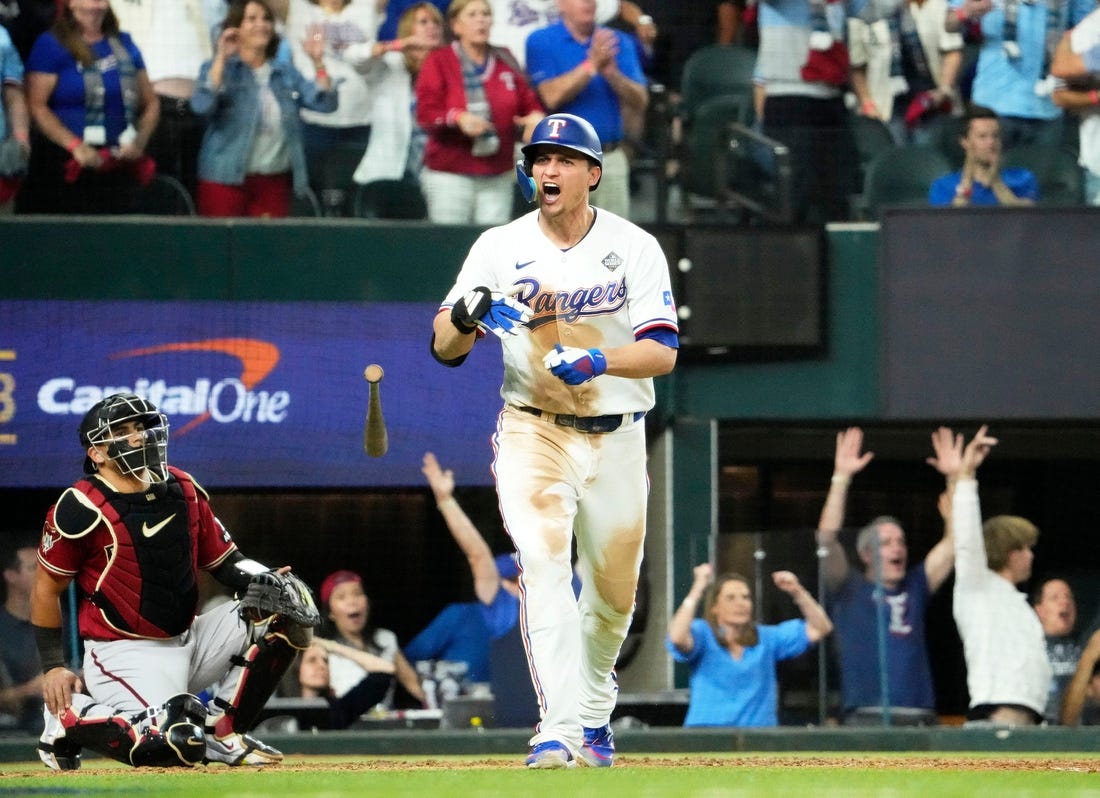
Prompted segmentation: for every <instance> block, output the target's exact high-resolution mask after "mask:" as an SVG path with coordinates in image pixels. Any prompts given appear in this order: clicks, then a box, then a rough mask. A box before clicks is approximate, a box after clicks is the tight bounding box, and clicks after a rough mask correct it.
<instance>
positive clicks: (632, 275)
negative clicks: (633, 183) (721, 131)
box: [443, 209, 678, 416]
mask: <svg viewBox="0 0 1100 798" xmlns="http://www.w3.org/2000/svg"><path fill="white" fill-rule="evenodd" d="M538 214H539V212H538V211H537V210H535V211H532V212H531V213H529V214H527V215H525V216H522V217H520V218H519V219H516V220H515V221H513V222H511V223H509V224H506V225H502V226H500V227H494V228H491V229H489V230H486V231H485V232H484V233H482V235H481V236H480V237H479V238H478V239H477V241H475V242H474V245H473V247H471V248H470V254H469V255H468V256H467V258H466V262H465V263H464V264H463V265H462V270H461V271H460V272H459V275H458V278H457V281H456V282H455V285H454V287H453V288H452V289H451V291H450V293H448V294H447V298H446V299H445V300H444V302H443V307H445V308H450V307H451V306H453V305H454V303H455V302H456V301H457V300H458V299H459V298H460V297H461V296H462V295H463V294H465V293H466V292H467V291H469V290H471V289H473V288H477V287H478V286H486V287H488V288H490V289H492V290H494V291H501V292H505V293H508V292H512V291H516V292H518V293H517V294H516V298H517V299H519V301H521V302H522V303H523V304H525V305H527V306H528V307H530V308H531V309H532V310H533V311H534V317H533V318H532V319H531V321H530V323H529V325H528V329H527V330H523V331H521V332H520V334H519V335H514V336H508V337H506V338H505V339H504V341H503V346H504V383H503V385H502V386H501V389H500V393H501V396H502V397H503V398H504V401H505V402H507V403H508V404H513V405H520V406H528V407H537V408H540V409H542V410H546V411H549V412H551V413H568V414H572V415H578V416H602V415H608V414H617V413H634V412H637V411H640V410H649V409H650V408H652V407H653V404H654V394H653V380H652V379H626V378H623V377H612V376H608V375H604V376H602V377H600V378H599V379H597V380H591V381H589V382H587V383H584V384H583V385H577V386H569V385H566V384H565V383H564V382H562V381H561V380H560V379H558V378H557V377H555V376H554V375H553V374H551V373H550V372H549V371H548V370H547V369H546V367H545V366H543V364H542V359H543V357H545V355H546V353H547V352H549V351H551V350H552V349H553V348H554V345H555V344H559V343H560V344H561V345H562V346H563V347H568V346H575V347H580V348H582V349H610V348H614V347H619V346H625V345H626V344H629V343H632V342H633V341H635V340H636V339H637V338H638V337H639V336H641V335H642V334H644V333H646V332H647V331H650V330H653V329H655V328H666V329H669V330H672V331H674V332H678V327H677V323H676V307H675V303H674V302H673V299H672V288H671V284H670V280H669V273H668V262H667V261H666V260H665V256H664V253H663V252H662V251H661V247H660V245H659V244H658V243H657V239H655V238H654V237H653V236H651V235H650V234H649V233H647V232H645V231H644V230H642V229H641V228H640V227H637V226H636V225H634V224H631V223H630V222H628V221H627V220H625V219H623V218H621V217H619V216H616V215H615V214H613V213H609V212H608V211H605V210H599V209H597V211H596V220H595V223H594V224H593V225H592V227H591V229H590V230H589V231H588V234H587V235H586V236H585V237H584V238H583V239H582V240H581V241H580V242H579V243H578V244H577V245H576V246H574V247H571V248H570V249H568V250H564V251H563V250H560V249H558V248H557V247H556V246H554V244H553V243H552V242H551V241H550V240H549V239H547V238H546V236H545V235H544V234H543V233H542V231H541V230H540V229H539V226H538Z"/></svg>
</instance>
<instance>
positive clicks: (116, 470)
mask: <svg viewBox="0 0 1100 798" xmlns="http://www.w3.org/2000/svg"><path fill="white" fill-rule="evenodd" d="M80 442H81V445H82V446H83V447H84V450H85V458H84V473H85V474H86V475H87V476H85V477H84V478H83V479H81V480H79V481H78V482H77V483H76V484H75V485H73V486H72V487H71V488H69V489H68V490H66V491H65V492H64V493H62V494H61V497H60V498H59V499H58V501H57V503H56V504H55V505H54V506H53V507H51V508H50V510H49V512H48V513H47V516H46V523H45V527H44V529H43V532H42V539H41V543H40V544H39V548H38V570H37V572H36V574H35V581H34V587H33V591H32V595H31V624H32V625H33V628H34V633H35V639H36V642H37V644H38V651H39V654H40V656H41V658H42V671H43V674H44V675H43V688H42V693H43V698H44V699H45V716H46V726H45V729H44V730H43V732H42V736H41V738H40V741H39V745H38V753H39V756H40V757H41V759H42V761H43V762H44V763H45V764H46V766H47V767H49V768H51V769H53V770H75V769H77V768H79V767H80V753H81V749H82V747H85V746H86V747H88V748H91V749H92V750H94V751H98V752H99V753H101V754H103V755H104V756H108V757H111V758H112V759H116V760H118V761H120V762H124V763H126V764H130V765H135V766H140V765H154V766H159V767H166V766H191V765H194V764H196V763H198V762H201V761H213V762H224V763H226V764H228V765H263V764H270V763H277V762H279V761H280V760H281V759H282V754H280V753H279V752H278V751H276V750H275V749H274V748H271V747H270V746H267V745H264V744H263V743H262V742H260V741H259V740H256V739H254V738H252V737H250V736H249V735H247V734H246V733H245V732H247V730H248V729H249V728H251V727H252V725H253V724H254V723H255V721H256V719H257V717H258V716H259V713H260V710H261V709H262V708H263V705H264V703H265V702H266V701H267V699H268V697H269V696H270V695H271V693H272V691H273V690H274V689H275V687H276V685H277V684H278V681H279V678H280V677H281V676H282V674H283V672H284V671H285V670H286V668H287V667H288V666H289V665H290V663H291V661H292V660H293V659H294V656H295V654H296V653H297V651H298V650H300V649H304V648H306V647H308V645H309V642H310V640H311V638H312V629H313V627H314V626H316V625H317V624H318V623H320V620H321V618H320V614H319V613H318V612H317V608H316V606H315V605H314V603H313V599H312V597H311V596H310V593H309V590H308V588H306V587H305V585H304V584H303V583H302V582H301V581H300V580H298V579H297V577H293V576H291V575H290V574H289V573H287V571H289V568H283V569H280V570H279V571H277V572H272V571H270V570H269V569H268V568H266V567H264V566H262V565H260V564H259V563H257V562H255V561H253V560H248V559H245V558H244V556H243V555H242V554H241V553H240V552H239V551H238V550H237V547H236V545H235V544H234V543H233V540H232V539H231V538H230V536H229V533H228V532H227V531H226V530H225V528H224V527H223V526H222V525H221V523H220V522H219V521H218V520H217V518H215V517H214V514H213V512H212V511H211V509H210V505H209V503H208V500H207V495H206V493H205V492H204V491H203V489H202V488H201V487H200V486H199V485H198V483H196V482H195V480H194V479H193V478H192V477H191V476H190V475H189V474H187V473H185V472H183V471H180V470H179V469H176V468H173V467H171V466H169V465H168V462H167V447H168V421H167V419H166V418H165V417H164V415H163V414H161V413H160V412H158V410H157V408H156V407H155V406H153V404H152V403H150V402H148V401H146V400H145V399H142V398H140V397H138V396H136V395H134V394H114V395H111V396H108V397H107V398H106V399H103V400H102V401H100V402H99V403H97V404H96V405H95V406H93V407H92V408H91V409H90V410H89V411H88V412H87V414H86V415H85V416H84V419H83V421H82V422H81V424H80ZM200 568H202V569H203V570H206V571H209V572H210V573H211V575H212V576H213V577H214V578H215V579H217V580H218V581H219V582H221V583H222V584H224V585H226V586H228V587H230V588H232V589H233V590H234V591H236V592H237V593H239V594H241V595H242V598H241V600H240V601H239V602H237V601H232V602H226V603H224V604H222V605H220V606H218V607H217V608H215V609H213V610H211V611H210V612H208V613H204V614H203V615H199V616H197V617H196V615H195V610H196V605H197V602H198V569H200ZM72 582H75V583H76V587H77V594H78V597H79V599H78V600H79V609H78V616H77V624H78V627H79V630H80V634H81V636H82V637H83V639H84V667H83V671H82V675H81V676H77V675H76V674H75V673H73V672H72V671H71V670H69V669H68V666H67V665H66V659H65V656H64V653H63V648H62V644H61V634H60V632H61V630H60V627H61V605H60V601H59V599H60V596H61V594H62V593H63V592H64V591H65V590H66V588H68V586H69V584H70V583H72ZM212 685H213V686H214V688H213V691H214V693H215V698H214V699H213V700H212V701H211V702H210V705H209V706H208V705H205V704H203V703H202V702H201V701H200V700H199V699H198V698H197V697H196V696H195V695H194V694H195V693H197V692H199V691H201V690H203V689H205V688H209V687H211V686H212Z"/></svg>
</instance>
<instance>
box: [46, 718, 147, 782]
mask: <svg viewBox="0 0 1100 798" xmlns="http://www.w3.org/2000/svg"><path fill="white" fill-rule="evenodd" d="M58 720H59V721H60V724H61V727H62V728H63V729H64V734H62V735H58V734H57V733H56V730H55V732H54V733H53V734H49V732H50V727H49V724H48V723H47V727H46V732H45V733H43V738H42V740H41V741H40V742H39V744H38V748H39V749H40V750H41V751H45V752H47V754H51V755H52V754H54V753H56V754H57V755H58V756H64V757H69V756H70V755H71V752H72V751H75V752H77V754H76V756H79V751H80V749H81V748H90V749H92V750H93V751H95V752H97V753H99V754H102V755H103V756H106V757H110V758H111V759H114V760H116V761H117V762H122V763H124V764H127V765H129V764H130V751H131V750H133V747H134V742H136V740H137V734H136V732H135V730H134V726H133V724H132V723H130V721H129V720H127V719H126V718H125V717H123V716H122V715H118V714H116V713H115V710H114V708H113V707H109V706H106V705H104V704H96V703H93V702H89V703H86V704H85V705H84V706H82V707H80V708H79V710H78V709H77V707H75V706H73V707H69V708H68V709H66V710H65V711H64V712H62V713H61V714H60V715H59V716H58ZM47 736H48V737H50V738H51V739H50V740H48V741H47V739H46V738H47ZM58 737H59V738H60V739H55V738H58ZM62 745H63V746H64V752H62V750H61V748H62ZM55 749H56V750H55ZM43 761H46V758H43ZM49 764H50V763H49V762H47V765H49ZM50 767H53V766H52V765H50ZM74 767H79V764H75V765H74ZM61 769H63V770H68V769H73V768H70V767H66V766H65V765H62V766H61Z"/></svg>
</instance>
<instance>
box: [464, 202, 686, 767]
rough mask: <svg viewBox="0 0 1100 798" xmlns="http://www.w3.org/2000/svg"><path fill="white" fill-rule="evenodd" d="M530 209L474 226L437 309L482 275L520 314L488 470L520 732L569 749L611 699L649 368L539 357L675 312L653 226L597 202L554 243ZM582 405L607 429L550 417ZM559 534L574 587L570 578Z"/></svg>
mask: <svg viewBox="0 0 1100 798" xmlns="http://www.w3.org/2000/svg"><path fill="white" fill-rule="evenodd" d="M538 213H539V212H538V211H537V210H536V211H532V212H531V213H529V214H527V215H525V216H523V217H521V218H519V219H517V220H515V221H513V222H511V223H510V224H506V225H503V226H500V227H494V228H492V229H490V230H487V231H485V232H484V233H483V234H482V235H481V236H480V237H479V238H478V240H477V241H476V242H475V243H474V245H473V247H472V248H471V249H470V254H469V255H468V257H467V258H466V262H465V263H464V264H463V267H462V270H461V272H460V273H459V275H458V279H457V282H456V283H455V286H454V287H453V288H452V289H451V291H450V293H449V294H448V295H447V298H446V300H445V301H444V305H443V306H444V307H445V308H449V307H451V306H452V305H453V304H454V303H455V302H456V301H457V300H458V299H459V298H460V297H462V296H463V295H464V294H465V293H466V292H467V291H469V290H471V289H473V288H476V287H477V286H486V287H488V288H490V289H492V290H495V291H502V292H510V291H517V292H518V293H517V294H516V297H517V299H519V300H520V301H521V302H523V303H524V304H525V305H527V306H528V307H530V308H531V309H532V310H533V311H534V316H533V318H532V320H531V321H530V323H529V324H528V327H529V329H527V330H523V331H521V333H520V334H519V335H516V336H510V337H506V338H505V339H504V341H503V353H504V384H503V385H502V387H501V396H502V397H503V398H504V402H505V405H504V409H503V410H502V412H501V414H500V417H499V419H498V424H497V431H496V434H495V435H494V437H493V446H494V450H495V453H496V456H495V460H494V464H493V470H494V474H495V476H496V480H497V493H498V496H499V499H500V507H501V514H502V516H503V519H504V525H505V528H506V529H507V531H508V534H509V535H510V536H511V538H512V540H513V542H514V543H515V546H516V550H517V552H518V553H519V564H520V568H521V569H522V574H521V577H520V587H521V600H522V602H521V604H522V605H521V609H520V622H521V625H522V631H523V638H524V644H525V646H526V648H527V657H528V663H529V665H530V667H531V678H532V681H533V683H534V686H535V692H536V694H537V695H538V698H539V703H540V710H541V717H542V721H541V722H540V724H539V726H538V728H537V733H536V734H535V736H534V738H532V740H531V744H532V745H537V744H539V743H541V742H546V741H548V740H558V741H560V742H563V743H565V744H566V745H568V746H569V748H570V749H571V750H573V751H576V750H578V749H579V748H580V746H581V744H582V741H583V736H582V731H581V727H582V726H586V727H590V728H598V727H600V726H603V725H605V724H606V723H608V721H609V719H610V716H611V711H612V709H613V708H614V706H615V694H616V692H617V687H616V685H615V679H614V675H613V672H612V669H613V668H614V665H615V660H616V658H617V657H618V653H619V649H620V647H621V645H622V642H623V639H624V638H625V637H626V632H627V629H628V628H629V626H630V619H631V615H632V613H633V607H634V592H635V589H636V587H637V583H638V571H639V568H640V566H641V560H642V544H643V542H644V540H645V518H646V496H647V493H648V477H647V475H646V468H645V465H646V451H645V426H644V423H643V422H642V416H644V414H645V411H647V410H649V409H650V408H652V407H653V404H654V393H653V381H652V379H648V378H646V379H627V378H622V377H613V376H610V375H606V374H605V375H602V376H600V377H597V378H596V379H593V380H590V381H589V382H586V383H584V384H582V385H578V386H569V385H566V384H565V383H564V382H562V381H561V380H560V379H559V378H558V377H555V376H554V375H553V374H551V373H550V372H549V371H548V370H547V369H546V368H545V366H544V365H543V357H544V356H545V355H546V353H547V352H549V351H552V350H553V348H554V345H555V344H558V343H560V344H561V345H562V346H566V347H569V346H572V347H580V348H583V349H591V348H596V349H607V348H614V347H619V346H624V345H627V344H629V343H632V342H633V341H635V340H636V339H637V338H639V337H642V336H643V335H644V334H645V333H647V332H650V331H655V330H663V331H667V332H668V333H670V334H672V335H673V340H674V335H675V333H676V331H677V324H676V312H675V306H674V303H673V300H672V291H671V287H670V281H669V273H668V264H667V261H666V260H665V257H664V254H663V253H662V251H661V248H660V246H659V245H658V243H657V240H656V239H655V238H654V237H653V236H651V235H650V234H649V233H646V232H645V231H644V230H642V229H641V228H639V227H636V226H635V225H633V224H631V223H630V222H628V221H626V220H625V219H622V218H620V217H618V216H615V215H614V214H612V213H609V212H607V211H603V210H597V211H596V219H595V222H594V224H593V226H592V228H591V229H590V230H589V231H588V234H587V235H586V236H585V237H584V238H583V239H582V240H581V241H580V242H579V243H578V244H577V245H576V246H574V247H572V248H570V249H568V250H565V251H562V250H560V249H558V248H557V247H556V246H555V245H554V244H553V243H552V242H551V241H550V240H549V239H547V238H546V236H545V235H543V233H542V232H541V230H540V229H539V227H538ZM521 408H526V410H524V409H521ZM532 411H537V412H532ZM563 416H564V417H563ZM594 416H608V417H617V418H615V419H614V421H612V422H611V425H612V426H613V425H614V423H615V422H617V423H618V426H617V428H616V429H614V431H611V432H607V433H597V432H585V431H582V430H581V429H578V428H575V427H574V426H566V425H563V424H568V423H570V422H574V423H578V422H575V421H574V417H576V419H577V420H579V423H580V424H581V425H582V426H583V425H584V421H583V419H586V418H591V417H594ZM608 420H609V419H604V420H603V421H605V422H606V421H608ZM574 531H575V532H576V536H577V552H578V566H579V570H580V575H581V580H582V583H583V587H582V590H581V595H580V599H579V600H575V599H574V597H573V590H572V587H571V568H570V549H571V541H572V537H573V533H574Z"/></svg>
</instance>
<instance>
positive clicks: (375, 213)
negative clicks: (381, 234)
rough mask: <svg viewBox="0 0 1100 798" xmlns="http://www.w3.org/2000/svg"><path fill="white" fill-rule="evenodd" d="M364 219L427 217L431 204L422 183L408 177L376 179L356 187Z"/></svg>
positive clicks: (359, 212)
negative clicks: (424, 193)
mask: <svg viewBox="0 0 1100 798" xmlns="http://www.w3.org/2000/svg"><path fill="white" fill-rule="evenodd" d="M354 213H355V216H356V217H358V218H360V219H426V218H427V216H428V206H427V204H426V203H425V202H424V195H423V194H422V193H421V191H420V187H419V186H418V185H417V184H416V183H413V182H411V181H408V180H375V181H372V182H370V183H364V184H363V185H361V186H358V187H357V188H356V190H355V202H354Z"/></svg>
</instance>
